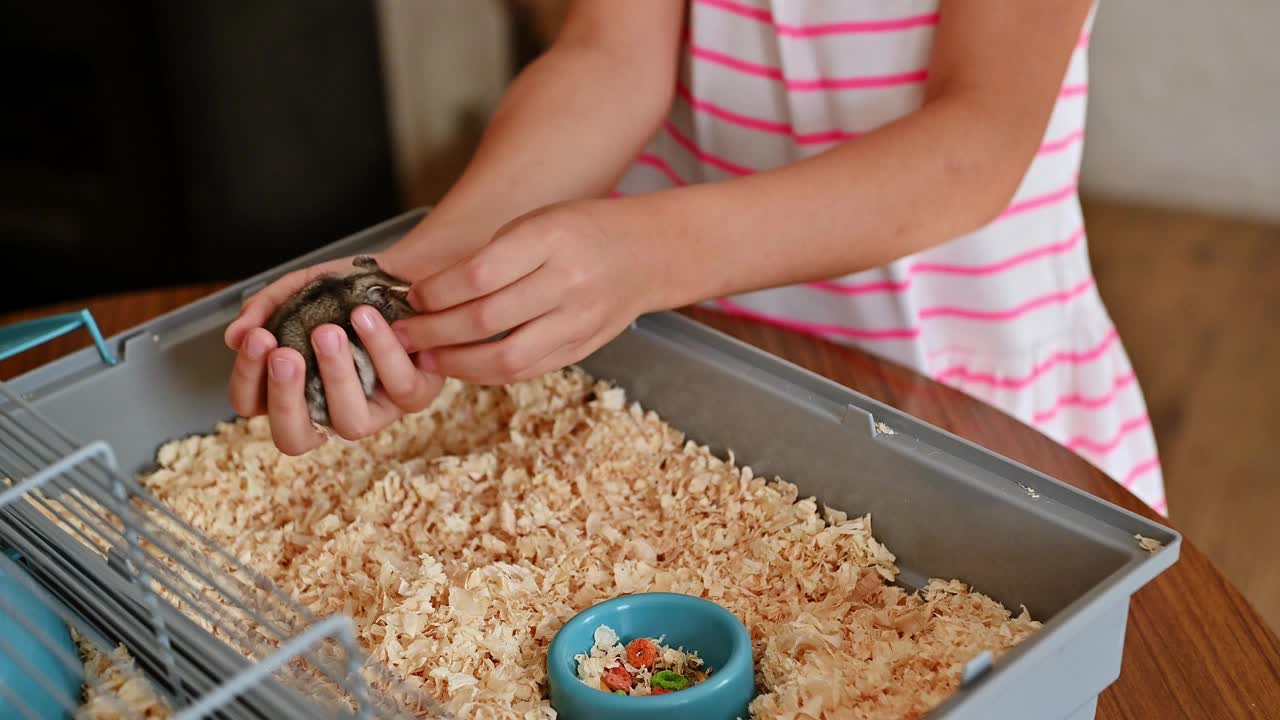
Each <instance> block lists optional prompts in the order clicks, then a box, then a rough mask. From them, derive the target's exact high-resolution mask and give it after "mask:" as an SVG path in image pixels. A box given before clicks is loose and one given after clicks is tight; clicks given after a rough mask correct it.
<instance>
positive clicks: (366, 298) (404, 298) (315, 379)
mask: <svg viewBox="0 0 1280 720" xmlns="http://www.w3.org/2000/svg"><path fill="white" fill-rule="evenodd" d="M351 264H352V265H353V266H355V268H356V270H355V271H354V272H351V273H349V274H347V275H332V274H329V275H322V276H320V277H318V278H316V279H315V280H312V281H311V282H309V283H307V285H306V286H304V287H303V288H302V289H301V290H299V291H298V292H296V293H294V294H293V295H292V296H291V297H290V298H289V299H288V300H286V301H285V302H284V303H283V304H281V305H280V307H278V308H276V311H275V312H274V313H272V315H271V318H270V319H269V320H267V323H266V326H265V327H266V329H267V331H268V332H270V333H271V334H272V335H274V336H275V337H276V342H277V343H279V345H280V347H290V348H293V349H294V350H297V351H298V352H299V353H302V357H303V358H304V359H305V360H306V363H307V376H306V385H305V388H306V399H307V409H308V412H309V414H310V415H311V420H312V421H313V422H315V423H316V424H317V425H320V426H322V427H326V428H327V427H329V426H330V424H329V407H328V403H327V401H326V400H325V396H324V383H323V382H322V381H321V379H320V368H319V365H318V364H317V363H316V354H315V350H314V349H313V348H312V346H311V333H312V331H314V330H315V329H316V328H317V327H319V326H321V325H324V324H327V323H332V324H334V325H337V326H338V327H341V328H342V329H343V330H344V331H346V333H347V338H348V339H349V340H350V345H351V355H352V358H353V359H354V360H355V366H356V374H357V375H358V376H359V378H360V385H361V387H362V388H363V389H364V394H365V397H372V396H373V390H374V388H375V387H376V386H377V384H378V376H377V372H376V370H375V369H374V367H373V361H372V360H370V358H369V353H368V352H367V351H366V350H365V349H364V345H363V344H361V342H360V336H359V335H357V334H356V333H355V330H354V329H353V328H352V327H351V311H353V310H355V309H356V308H357V307H359V306H360V305H369V306H370V307H373V308H375V309H376V310H377V311H378V312H380V313H382V317H384V318H386V320H387V322H388V323H393V322H395V321H397V320H401V319H404V318H407V317H410V316H412V315H414V314H415V313H414V311H413V308H412V307H410V305H409V298H408V291H409V283H408V282H407V281H405V280H402V279H400V278H398V277H395V276H394V275H391V274H389V273H387V272H385V271H383V269H382V268H380V267H379V266H378V262H377V260H375V259H374V258H372V257H369V256H367V255H362V256H360V257H357V258H355V259H354V260H352V262H351Z"/></svg>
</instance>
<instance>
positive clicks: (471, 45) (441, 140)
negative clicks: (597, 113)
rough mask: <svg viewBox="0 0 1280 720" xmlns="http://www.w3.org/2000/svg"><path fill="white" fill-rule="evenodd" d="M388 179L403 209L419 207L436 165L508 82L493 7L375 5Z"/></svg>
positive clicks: (501, 15) (381, 1) (498, 14)
mask: <svg viewBox="0 0 1280 720" xmlns="http://www.w3.org/2000/svg"><path fill="white" fill-rule="evenodd" d="M375 7H376V8H377V13H378V30H379V36H380V41H381V52H382V65H383V78H384V83H385V85H386V88H387V108H388V114H389V116H390V117H389V119H388V122H389V125H390V129H391V138H392V144H393V146H394V148H395V152H394V155H395V164H396V173H397V175H398V177H399V181H400V187H401V195H402V197H403V201H404V202H405V204H406V205H409V206H416V205H420V204H423V203H426V202H428V201H429V200H430V196H431V195H433V194H438V193H435V192H434V190H435V188H436V186H437V185H438V184H439V178H435V177H433V174H435V173H438V172H439V170H438V167H439V163H438V162H435V159H436V158H437V157H438V156H439V155H440V154H441V153H447V152H448V150H449V146H450V144H452V143H454V142H456V141H457V139H458V138H459V136H460V135H465V134H466V133H467V132H468V131H469V130H470V128H469V127H468V125H469V124H474V123H480V122H483V120H484V119H485V118H487V117H488V115H489V113H491V112H492V110H493V108H494V106H495V105H496V104H497V102H498V100H499V99H501V97H502V91H503V90H504V89H505V88H506V85H507V82H508V81H509V80H510V77H511V72H510V71H511V68H510V54H511V50H510V41H509V40H510V37H509V34H508V30H509V28H508V17H507V14H506V8H505V7H504V5H503V3H500V2H498V1H497V0H478V1H477V0H471V1H470V2H458V1H457V0H378V2H377V4H376V6H375Z"/></svg>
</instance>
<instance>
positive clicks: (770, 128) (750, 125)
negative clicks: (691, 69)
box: [676, 85, 861, 145]
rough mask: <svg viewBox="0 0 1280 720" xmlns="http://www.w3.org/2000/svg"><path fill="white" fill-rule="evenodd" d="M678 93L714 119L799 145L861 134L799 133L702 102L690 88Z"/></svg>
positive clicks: (830, 131)
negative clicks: (778, 136)
mask: <svg viewBox="0 0 1280 720" xmlns="http://www.w3.org/2000/svg"><path fill="white" fill-rule="evenodd" d="M676 92H677V93H679V95H680V97H682V98H684V100H685V102H687V103H689V107H691V108H693V109H694V110H697V111H699V112H704V113H706V114H708V115H711V116H712V117H716V118H719V119H721V120H724V121H725V122H728V123H731V124H733V125H737V126H739V127H744V128H747V129H748V130H759V131H761V132H767V133H772V134H774V135H789V136H791V138H792V139H793V140H794V141H795V142H796V144H798V145H824V144H827V143H836V142H842V141H844V140H850V139H852V138H856V137H858V136H859V135H860V134H861V133H856V132H848V131H846V130H822V131H818V132H811V133H797V132H795V129H794V128H793V127H792V126H791V125H790V124H789V123H782V122H774V121H772V120H762V119H760V118H754V117H751V116H749V115H743V114H741V113H736V112H734V111H732V110H728V109H726V108H723V107H721V106H719V105H716V104H715V103H712V102H709V101H706V100H700V99H698V98H696V97H694V96H693V93H692V92H690V91H689V88H687V87H685V86H684V85H679V86H677V87H676Z"/></svg>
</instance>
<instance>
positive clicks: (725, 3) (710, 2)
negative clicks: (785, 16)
mask: <svg viewBox="0 0 1280 720" xmlns="http://www.w3.org/2000/svg"><path fill="white" fill-rule="evenodd" d="M696 2H697V4H699V5H706V6H707V7H713V8H717V9H719V10H725V11H727V12H731V13H733V14H734V15H740V16H742V17H744V18H750V19H752V20H759V21H760V22H766V23H772V22H773V13H771V12H769V11H768V10H765V9H764V8H757V7H751V6H750V5H743V4H742V3H737V2H733V1H732V0H696Z"/></svg>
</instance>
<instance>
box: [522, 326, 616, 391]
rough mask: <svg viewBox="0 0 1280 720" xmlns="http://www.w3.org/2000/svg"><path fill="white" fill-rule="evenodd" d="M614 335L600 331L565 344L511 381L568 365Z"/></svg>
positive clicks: (532, 376) (534, 376)
mask: <svg viewBox="0 0 1280 720" xmlns="http://www.w3.org/2000/svg"><path fill="white" fill-rule="evenodd" d="M614 335H615V333H610V332H607V331H601V332H599V333H597V334H595V335H593V336H591V337H589V338H587V339H586V340H583V341H581V342H577V343H570V344H568V345H565V346H564V347H562V348H560V349H558V350H555V351H553V352H552V353H550V354H549V355H547V356H546V357H544V358H542V359H541V360H539V361H537V362H536V363H533V364H532V365H530V366H529V367H527V368H525V369H524V370H521V371H520V372H518V373H516V374H515V375H513V376H512V378H511V382H523V381H525V380H532V379H534V378H538V377H542V376H543V375H546V374H547V373H549V372H552V371H554V370H559V369H561V368H565V367H568V366H570V365H572V364H574V363H576V362H578V361H579V360H581V359H583V358H585V357H586V356H588V355H590V354H591V353H593V352H595V351H596V350H599V349H600V347H601V346H602V345H604V344H605V343H606V342H608V341H610V340H612V339H613V337H614Z"/></svg>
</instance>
